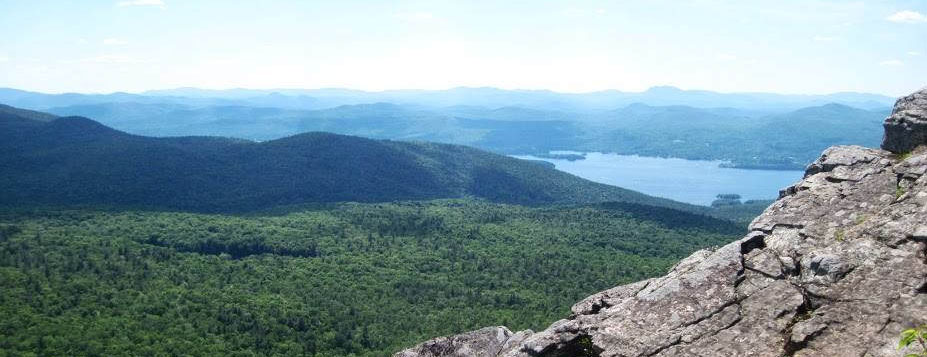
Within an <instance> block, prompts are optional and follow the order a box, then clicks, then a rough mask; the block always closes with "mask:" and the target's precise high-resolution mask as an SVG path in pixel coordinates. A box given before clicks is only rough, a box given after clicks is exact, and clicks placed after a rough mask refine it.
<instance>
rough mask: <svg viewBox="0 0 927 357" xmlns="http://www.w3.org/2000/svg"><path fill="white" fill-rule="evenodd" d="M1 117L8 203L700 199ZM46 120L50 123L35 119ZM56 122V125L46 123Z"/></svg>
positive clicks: (391, 158) (328, 141)
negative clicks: (670, 197) (147, 135)
mask: <svg viewBox="0 0 927 357" xmlns="http://www.w3.org/2000/svg"><path fill="white" fill-rule="evenodd" d="M22 113H24V114H27V115H17V114H16V111H13V110H6V111H4V115H3V116H2V117H0V151H2V152H3V153H4V154H3V155H2V156H0V205H3V206H20V205H24V204H26V202H28V204H29V205H44V206H73V205H93V206H99V205H110V206H118V207H137V208H167V209H180V210H191V211H201V212H227V211H251V210H259V209H265V208H271V207H276V206H281V205H298V204H305V203H313V202H339V201H359V202H384V201H394V200H419V199H435V198H458V197H476V198H483V199H487V200H490V201H493V202H502V203H518V204H546V203H588V202H602V201H622V202H633V203H643V204H650V205H657V206H664V207H672V208H680V209H686V210H699V208H696V207H694V206H689V205H685V204H682V203H678V202H674V201H669V200H665V199H659V198H655V197H651V196H647V195H644V194H641V193H638V192H634V191H630V190H626V189H621V188H617V187H613V186H608V185H602V184H597V183H593V182H590V181H587V180H584V179H581V178H578V177H575V176H572V175H569V174H566V173H562V172H559V171H556V170H554V169H552V168H549V167H547V166H544V165H540V164H537V163H533V162H529V161H523V160H518V159H513V158H509V157H506V156H502V155H497V154H492V153H488V152H484V151H480V150H477V149H472V148H468V147H464V146H457V145H447V144H432V143H421V142H395V141H380V140H371V139H364V138H359V137H353V136H343V135H336V134H329V133H318V132H316V133H305V134H300V135H295V136H291V137H287V138H283V139H278V140H272V141H267V142H261V143H258V142H251V141H246V140H239V139H227V138H216V137H180V138H151V137H143V136H135V135H130V134H127V133H124V132H120V131H117V130H115V129H112V128H109V127H107V126H104V125H102V124H100V123H98V122H95V121H93V120H91V119H87V118H83V117H63V118H56V119H51V117H41V116H36V115H35V114H32V112H22ZM34 118H40V119H43V120H41V121H40V120H35V119H34ZM49 119H51V120H49Z"/></svg>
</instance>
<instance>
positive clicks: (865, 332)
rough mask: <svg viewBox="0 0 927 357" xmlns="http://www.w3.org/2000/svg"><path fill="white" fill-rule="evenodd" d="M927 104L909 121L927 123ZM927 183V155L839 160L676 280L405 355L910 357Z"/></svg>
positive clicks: (833, 158)
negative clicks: (542, 325) (907, 332)
mask: <svg viewBox="0 0 927 357" xmlns="http://www.w3.org/2000/svg"><path fill="white" fill-rule="evenodd" d="M917 95H921V96H920V97H917ZM923 95H924V93H923V92H921V93H920V94H915V95H914V96H909V97H906V98H913V99H911V100H909V101H905V100H904V99H902V100H899V103H900V104H899V105H901V106H902V107H904V108H903V109H899V108H898V107H896V110H895V113H896V114H898V113H921V114H918V115H921V116H920V117H919V118H924V116H923V115H922V114H923V113H924V109H925V108H927V102H925V101H924V96H923ZM911 103H914V104H911ZM915 105H920V106H919V107H915ZM905 115H907V114H905ZM893 117H895V115H893ZM890 120H891V118H890ZM919 120H923V119H919ZM886 128H888V124H886ZM886 130H888V129H886ZM887 138H888V135H887ZM895 139H897V138H893V140H895ZM918 140H919V139H918ZM893 142H900V141H898V140H896V141H893ZM910 142H915V141H913V140H912V141H910ZM925 171H927V153H923V152H922V153H920V154H918V153H915V154H913V155H910V156H908V157H906V158H904V159H903V160H902V159H901V158H899V157H898V155H895V154H893V153H892V152H889V151H883V150H877V149H868V148H863V147H858V146H839V147H833V148H830V149H828V150H827V151H825V152H824V154H823V155H822V156H821V158H819V159H818V160H817V161H815V162H814V163H813V164H811V165H810V166H809V167H808V169H807V172H806V174H805V177H804V178H803V179H802V180H801V181H800V182H798V183H796V184H795V185H793V186H791V187H789V188H787V189H784V190H783V191H782V192H781V193H780V198H779V200H778V201H776V202H775V203H773V204H772V205H771V206H770V207H769V208H767V209H766V211H765V212H764V213H763V214H762V215H761V216H759V217H757V218H756V219H755V220H754V221H753V223H752V224H751V225H750V228H749V229H750V232H749V233H748V234H747V235H746V236H745V237H744V238H742V239H740V240H738V241H736V242H733V243H731V244H728V245H726V246H724V247H721V248H718V249H714V250H702V251H698V252H696V253H694V254H692V255H691V256H690V257H688V258H686V259H684V260H682V261H681V262H679V263H678V264H677V265H676V266H675V267H673V268H672V269H671V270H670V272H669V273H668V274H667V275H665V276H663V277H659V278H654V279H650V280H646V281H641V282H637V283H633V284H629V285H623V286H619V287H615V288H612V289H609V290H605V291H602V292H599V293H597V294H594V295H592V296H590V297H588V298H586V299H584V300H582V301H580V302H578V303H577V304H576V305H574V306H573V308H572V314H571V315H570V316H569V317H567V318H566V319H563V320H560V321H557V322H555V323H554V324H552V325H551V326H550V327H548V328H547V329H545V330H544V331H540V332H536V333H534V332H531V331H522V332H519V333H516V334H511V333H510V332H508V334H511V336H510V337H507V338H504V339H503V338H496V339H494V340H493V341H492V342H490V343H462V342H459V341H471V340H480V339H481V338H482V337H479V336H487V334H491V333H490V332H487V330H486V329H482V330H478V331H475V332H470V333H465V334H462V335H458V336H452V337H442V338H438V339H435V340H432V341H428V342H425V343H423V344H421V345H418V346H415V347H413V348H410V349H408V350H405V351H402V352H399V353H397V354H396V356H402V357H415V356H463V355H467V356H508V357H516V356H518V357H526V356H623V357H624V356H899V355H904V353H903V352H904V351H897V350H896V349H895V346H896V345H897V342H898V336H899V333H900V332H901V331H902V330H904V329H905V328H908V327H913V326H915V325H919V324H925V323H927V174H925ZM494 329H500V328H494ZM501 329H503V331H504V332H507V331H508V330H506V329H504V328H501ZM515 336H517V337H515ZM435 346H440V348H436V347H435ZM481 346H486V347H485V348H484V347H481Z"/></svg>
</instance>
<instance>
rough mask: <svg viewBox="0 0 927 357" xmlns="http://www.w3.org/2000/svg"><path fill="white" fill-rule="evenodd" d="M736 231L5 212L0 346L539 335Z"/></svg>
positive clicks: (374, 209)
mask: <svg viewBox="0 0 927 357" xmlns="http://www.w3.org/2000/svg"><path fill="white" fill-rule="evenodd" d="M741 232H742V228H741V227H740V226H737V225H734V224H731V223H729V222H727V221H722V220H717V219H712V218H708V217H705V216H701V215H695V214H688V213H684V212H680V211H673V210H669V209H666V208H658V207H652V206H645V205H637V204H628V203H614V204H602V205H594V206H557V207H535V208H530V207H523V206H513V205H500V204H492V203H487V202H480V201H472V200H450V201H428V202H404V203H383V204H332V205H325V206H317V207H309V208H303V209H299V210H295V211H290V212H277V213H265V214H261V215H248V216H229V215H203V214H192V213H176V212H144V211H111V212H107V211H80V210H67V211H14V212H10V211H7V213H5V214H3V215H2V217H0V286H3V287H4V289H2V290H0V316H3V319H0V356H3V355H37V356H48V355H71V356H76V355H107V356H155V355H185V354H188V355H223V356H256V355H260V356H273V355H281V356H282V355H307V356H331V355H356V356H383V355H386V354H388V353H391V352H394V351H395V350H398V349H399V348H400V347H403V346H407V345H409V344H412V343H414V342H416V341H420V340H423V339H425V338H430V337H434V336H436V335H443V334H450V333H454V332H460V331H464V330H468V329H472V328H476V327H480V326H484V325H495V324H504V325H507V326H510V327H513V328H519V329H521V328H533V329H539V328H542V327H543V326H545V325H547V324H548V323H550V322H551V321H552V320H553V319H555V318H556V317H557V316H562V315H563V314H564V313H565V312H566V310H567V309H568V308H569V306H570V305H571V304H572V303H574V302H575V301H576V300H578V299H581V298H583V297H585V296H586V295H588V294H591V293H593V292H596V291H599V290H601V289H604V288H608V287H611V286H614V285H617V284H621V283H627V282H631V281H636V280H639V279H643V278H646V277H650V276H654V275H658V274H662V273H663V272H664V271H665V270H666V269H667V268H668V267H669V266H671V265H672V264H673V263H674V262H675V261H677V260H678V259H680V258H681V257H683V256H685V255H687V254H689V253H691V252H692V251H693V250H695V249H698V248H703V247H707V246H712V245H720V244H723V243H725V242H728V241H730V240H732V239H734V238H735V237H736V236H738V235H739V234H740V233H741Z"/></svg>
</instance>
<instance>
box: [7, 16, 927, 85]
mask: <svg viewBox="0 0 927 357" xmlns="http://www.w3.org/2000/svg"><path fill="white" fill-rule="evenodd" d="M657 85H671V86H676V87H680V88H683V89H704V90H713V91H721V92H747V91H751V92H777V93H801V94H823V93H832V92H841V91H855V92H871V93H881V94H887V95H895V96H897V95H903V94H907V93H910V92H912V91H914V90H916V89H918V88H922V87H924V86H927V1H925V0H907V1H875V0H864V1H823V0H794V1H793V0H777V1H769V0H763V1H753V0H737V1H735V0H731V1H722V0H691V1H684V0H682V1H681V0H652V1H589V0H572V1H543V0H528V1H517V0H513V1H480V0H466V1H463V0H462V1H440V0H428V1H409V0H399V1H352V0H339V1H295V0H294V1H274V0H265V1H224V0H83V1H50V0H29V1H23V0H0V87H11V88H18V89H25V90H34V91H42V92H84V93H89V92H93V93H107V92H113V91H128V92H138V91H144V90H148V89H166V88H176V87H200V88H213V89H223V88H331V87H340V88H352V89H362V90H374V91H377V90H386V89H446V88H452V87H458V86H468V87H483V86H490V87H499V88H505V89H548V90H554V91H559V92H589V91H598V90H607V89H617V90H622V91H642V90H645V89H647V88H649V87H651V86H657Z"/></svg>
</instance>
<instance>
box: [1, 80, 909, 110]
mask: <svg viewBox="0 0 927 357" xmlns="http://www.w3.org/2000/svg"><path fill="white" fill-rule="evenodd" d="M894 100H895V98H892V97H888V96H884V95H879V94H869V93H853V92H844V93H833V94H823V95H794V94H775V93H719V92H712V91H703V90H682V89H679V88H675V87H668V86H664V87H653V88H650V89H648V90H646V91H643V92H622V91H617V90H608V91H600V92H589V93H558V92H552V91H547V90H505V89H498V88H485V87H484V88H469V87H460V88H453V89H447V90H388V91H381V92H366V91H359V90H351V89H265V90H256V89H226V90H210V89H199V88H177V89H167V90H152V91H147V92H143V93H139V94H131V93H111V94H77V93H65V94H44V93H36V92H28V91H21V90H16V89H9V88H6V89H3V88H0V103H6V104H9V105H13V106H17V107H24V108H29V109H38V110H42V109H48V108H52V107H61V106H69V105H82V104H99V103H113V102H117V103H118V102H138V103H176V104H187V105H244V106H267V107H278V108H287V109H325V108H333V107H337V106H340V105H353V104H369V103H377V102H388V103H394V104H402V105H411V106H424V107H431V108H444V107H451V106H459V105H462V106H478V107H486V108H490V109H496V108H501V107H513V106H514V107H524V108H535V109H542V110H554V111H568V112H588V111H603V110H611V109H617V108H621V107H625V106H627V105H630V104H633V103H641V104H647V105H653V106H666V105H685V106H691V107H697V108H716V107H729V108H738V109H745V110H753V111H764V112H780V111H787V110H794V109H798V108H802V107H808V106H816V105H823V104H828V103H838V104H843V105H847V106H852V107H857V108H861V109H876V108H882V107H890V106H891V105H892V104H893V103H894Z"/></svg>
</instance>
